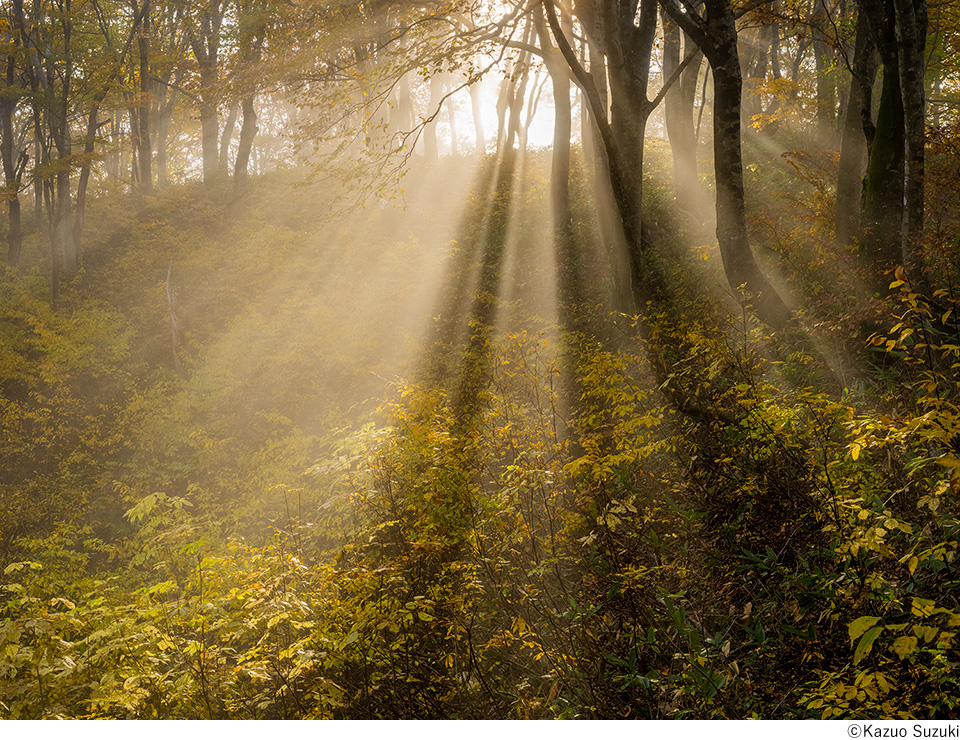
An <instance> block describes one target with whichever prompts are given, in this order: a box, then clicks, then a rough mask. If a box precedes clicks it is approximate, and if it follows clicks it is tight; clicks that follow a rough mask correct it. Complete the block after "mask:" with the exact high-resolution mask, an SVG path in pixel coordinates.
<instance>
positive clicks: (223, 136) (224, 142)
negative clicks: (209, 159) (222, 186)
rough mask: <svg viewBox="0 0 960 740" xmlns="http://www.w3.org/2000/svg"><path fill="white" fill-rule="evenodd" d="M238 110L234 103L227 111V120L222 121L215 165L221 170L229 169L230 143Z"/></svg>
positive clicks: (238, 107) (235, 126) (235, 125)
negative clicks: (218, 152) (218, 150)
mask: <svg viewBox="0 0 960 740" xmlns="http://www.w3.org/2000/svg"><path fill="white" fill-rule="evenodd" d="M239 112H240V106H238V105H237V104H236V103H234V104H233V105H231V106H230V110H229V111H228V112H227V120H226V121H224V122H223V131H222V132H220V158H219V160H218V165H217V166H218V168H219V169H220V171H221V172H227V171H229V169H230V143H231V142H232V141H233V132H234V130H235V129H236V128H237V115H238V114H239Z"/></svg>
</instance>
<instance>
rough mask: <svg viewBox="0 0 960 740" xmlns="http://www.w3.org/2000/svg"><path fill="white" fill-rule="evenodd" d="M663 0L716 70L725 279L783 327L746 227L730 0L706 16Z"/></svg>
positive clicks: (786, 314)
mask: <svg viewBox="0 0 960 740" xmlns="http://www.w3.org/2000/svg"><path fill="white" fill-rule="evenodd" d="M661 4H662V5H663V7H664V9H665V10H666V11H667V12H668V13H669V14H670V16H671V17H672V18H673V20H674V21H675V22H676V23H677V24H678V25H680V27H681V28H683V30H684V31H686V32H687V33H688V34H689V35H690V36H691V37H693V39H694V41H695V42H696V44H697V46H699V47H700V49H701V50H702V51H703V53H704V56H706V57H707V60H708V61H709V62H710V67H711V69H712V70H713V89H714V105H713V150H714V174H715V180H716V211H717V241H718V244H719V247H720V256H721V258H722V259H723V269H724V273H725V275H726V277H727V282H728V283H729V285H730V287H731V289H733V290H734V291H736V292H740V291H741V290H743V291H744V292H745V297H746V299H747V300H748V302H749V303H751V304H752V305H753V307H754V310H755V311H756V313H757V316H758V317H759V318H760V320H761V321H763V322H764V323H766V324H767V325H768V326H771V327H772V328H774V329H780V328H783V327H784V326H785V325H786V324H787V322H788V321H789V320H790V317H791V312H790V309H789V308H787V306H786V304H785V303H784V302H783V299H782V298H781V297H780V295H779V294H778V293H777V292H776V290H775V289H774V288H773V286H772V285H771V283H770V281H769V280H768V279H767V277H766V275H764V274H763V272H762V271H761V270H760V267H759V266H758V265H757V262H756V259H755V257H754V255H753V250H752V249H751V246H750V238H749V235H748V233H747V220H746V210H745V202H744V197H745V196H744V188H743V156H742V152H741V148H740V140H741V139H740V104H741V97H742V79H741V72H740V57H739V54H738V52H737V27H736V22H735V19H734V15H733V10H732V8H731V6H730V0H706V3H705V5H706V11H707V15H706V18H705V19H701V18H700V17H699V16H697V15H696V14H695V13H693V12H690V13H688V12H686V11H685V10H684V9H683V8H682V7H681V6H680V3H679V2H678V1H677V0H661Z"/></svg>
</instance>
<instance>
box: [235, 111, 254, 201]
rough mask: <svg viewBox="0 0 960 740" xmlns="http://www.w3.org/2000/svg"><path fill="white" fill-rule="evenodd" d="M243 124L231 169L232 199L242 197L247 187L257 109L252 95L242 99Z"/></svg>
mask: <svg viewBox="0 0 960 740" xmlns="http://www.w3.org/2000/svg"><path fill="white" fill-rule="evenodd" d="M242 108H243V123H242V124H241V126H240V141H239V143H238V144H237V161H236V165H235V166H234V169H233V194H234V197H236V196H239V195H242V194H243V192H244V190H245V189H246V185H247V170H248V167H249V164H250V151H251V150H252V149H253V140H254V138H256V135H257V131H258V127H257V109H256V106H255V105H254V99H253V95H248V96H246V97H245V98H244V99H243V103H242Z"/></svg>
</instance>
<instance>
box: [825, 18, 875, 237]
mask: <svg viewBox="0 0 960 740" xmlns="http://www.w3.org/2000/svg"><path fill="white" fill-rule="evenodd" d="M878 66H879V59H878V58H877V52H876V48H875V47H874V45H873V40H872V39H871V38H870V31H869V29H868V28H867V21H866V18H865V17H864V15H863V14H862V13H861V14H860V16H859V17H858V18H857V32H856V40H855V42H854V52H853V69H852V72H853V75H852V78H851V80H850V93H849V95H848V97H847V105H846V108H845V111H844V121H843V131H842V136H841V140H840V162H839V166H838V172H837V202H836V207H835V210H834V224H835V229H836V235H837V242H838V243H839V244H841V245H848V244H850V243H852V242H853V241H854V239H856V238H858V237H859V236H860V198H861V191H862V186H863V175H864V169H865V166H866V162H867V153H868V146H867V137H866V132H865V130H864V126H863V120H864V116H866V117H867V119H868V120H869V118H870V108H871V98H872V95H871V90H872V88H873V81H874V79H875V78H876V76H877V67H878Z"/></svg>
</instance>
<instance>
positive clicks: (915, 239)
mask: <svg viewBox="0 0 960 740" xmlns="http://www.w3.org/2000/svg"><path fill="white" fill-rule="evenodd" d="M893 5H894V11H895V16H896V29H897V41H898V46H899V50H900V55H899V69H898V71H899V81H900V95H901V102H902V104H903V118H904V170H905V171H904V175H905V183H904V214H903V242H902V253H903V264H904V265H906V266H908V267H909V268H910V269H911V270H912V272H913V273H914V275H915V276H917V277H919V269H920V261H921V258H922V252H921V249H922V239H923V208H924V151H923V150H924V142H925V140H926V136H925V134H926V132H925V128H924V121H925V118H924V116H925V112H926V110H925V100H924V97H925V89H924V71H925V63H924V47H925V45H926V38H927V5H926V2H925V0H894V3H893Z"/></svg>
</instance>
